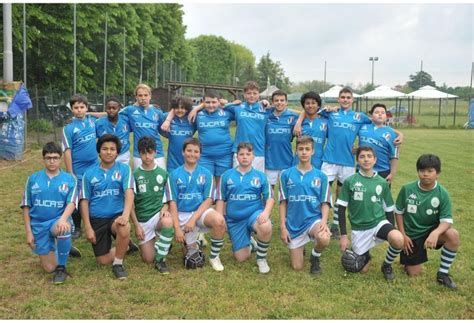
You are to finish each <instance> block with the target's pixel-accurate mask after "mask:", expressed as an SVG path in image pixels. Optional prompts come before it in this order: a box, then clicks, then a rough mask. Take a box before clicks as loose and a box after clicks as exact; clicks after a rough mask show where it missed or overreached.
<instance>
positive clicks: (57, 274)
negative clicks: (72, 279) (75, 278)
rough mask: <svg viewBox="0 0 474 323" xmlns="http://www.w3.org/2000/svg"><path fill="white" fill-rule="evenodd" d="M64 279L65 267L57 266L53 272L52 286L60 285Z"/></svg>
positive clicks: (65, 276) (65, 275) (65, 274)
mask: <svg viewBox="0 0 474 323" xmlns="http://www.w3.org/2000/svg"><path fill="white" fill-rule="evenodd" d="M66 278H67V273H66V267H64V266H57V267H56V269H55V270H54V276H53V284H55V285H61V284H62V283H64V282H65V281H66Z"/></svg>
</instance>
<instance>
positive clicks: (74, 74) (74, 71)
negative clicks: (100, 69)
mask: <svg viewBox="0 0 474 323" xmlns="http://www.w3.org/2000/svg"><path fill="white" fill-rule="evenodd" d="M76 19H77V16H76V4H74V6H73V23H72V24H73V41H72V43H73V45H74V51H73V73H72V75H73V76H72V77H73V94H76V92H77V57H76V54H77V41H76V37H77V36H76V35H77V34H76V26H77V25H76Z"/></svg>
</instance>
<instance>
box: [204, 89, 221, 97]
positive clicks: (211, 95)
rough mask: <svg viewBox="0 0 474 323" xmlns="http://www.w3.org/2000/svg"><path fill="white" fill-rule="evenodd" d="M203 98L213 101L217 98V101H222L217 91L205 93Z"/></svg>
mask: <svg viewBox="0 0 474 323" xmlns="http://www.w3.org/2000/svg"><path fill="white" fill-rule="evenodd" d="M202 98H203V99H204V98H213V99H214V98H217V99H220V95H219V93H217V91H216V90H206V91H205V92H204V95H203V97H202Z"/></svg>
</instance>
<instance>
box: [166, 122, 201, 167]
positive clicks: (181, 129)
mask: <svg viewBox="0 0 474 323" xmlns="http://www.w3.org/2000/svg"><path fill="white" fill-rule="evenodd" d="M164 116H165V118H166V116H167V113H165V114H164ZM195 132H196V127H195V126H194V124H193V123H190V122H189V121H188V117H187V116H184V117H183V118H178V117H174V118H173V120H171V125H170V131H169V133H164V132H162V134H164V135H165V136H166V137H168V157H167V160H166V168H167V169H168V170H169V171H171V170H173V169H175V168H178V167H179V166H181V165H183V164H184V157H183V153H182V151H183V142H184V141H185V140H186V139H188V138H192V137H193V135H194V133H195Z"/></svg>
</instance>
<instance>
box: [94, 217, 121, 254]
mask: <svg viewBox="0 0 474 323" xmlns="http://www.w3.org/2000/svg"><path fill="white" fill-rule="evenodd" d="M119 215H120V214H116V215H114V216H113V217H111V218H90V222H91V226H92V229H93V230H94V232H95V242H96V243H95V244H92V250H93V251H94V255H95V256H96V257H100V256H103V255H106V254H108V253H109V251H110V248H111V247H112V236H113V233H112V224H114V221H115V219H116V218H117V217H118V216H119Z"/></svg>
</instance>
